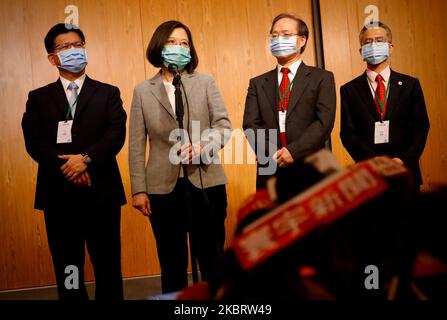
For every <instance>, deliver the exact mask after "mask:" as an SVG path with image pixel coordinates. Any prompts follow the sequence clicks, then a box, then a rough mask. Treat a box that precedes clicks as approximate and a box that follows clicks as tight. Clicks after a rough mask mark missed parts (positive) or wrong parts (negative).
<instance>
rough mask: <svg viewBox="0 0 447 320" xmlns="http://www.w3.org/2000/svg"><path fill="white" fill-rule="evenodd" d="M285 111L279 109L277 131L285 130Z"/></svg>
mask: <svg viewBox="0 0 447 320" xmlns="http://www.w3.org/2000/svg"><path fill="white" fill-rule="evenodd" d="M286 115H287V111H279V132H281V133H282V132H286Z"/></svg>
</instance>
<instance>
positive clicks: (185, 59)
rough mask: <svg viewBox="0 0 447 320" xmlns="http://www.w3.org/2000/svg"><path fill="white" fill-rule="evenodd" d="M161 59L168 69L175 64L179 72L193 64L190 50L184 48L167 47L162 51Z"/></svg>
mask: <svg viewBox="0 0 447 320" xmlns="http://www.w3.org/2000/svg"><path fill="white" fill-rule="evenodd" d="M161 58H162V59H163V64H164V65H165V66H166V67H168V65H169V64H171V63H173V64H175V65H177V68H178V69H179V70H182V69H183V68H184V67H185V66H186V65H187V64H188V63H190V62H191V54H190V52H189V49H187V48H183V47H182V46H165V47H164V48H163V50H161Z"/></svg>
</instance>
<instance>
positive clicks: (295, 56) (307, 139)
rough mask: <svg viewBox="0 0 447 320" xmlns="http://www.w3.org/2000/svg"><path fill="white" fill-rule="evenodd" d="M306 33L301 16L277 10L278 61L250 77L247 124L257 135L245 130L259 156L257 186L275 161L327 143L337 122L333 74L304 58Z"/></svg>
mask: <svg viewBox="0 0 447 320" xmlns="http://www.w3.org/2000/svg"><path fill="white" fill-rule="evenodd" d="M308 38H309V29H308V28H307V25H306V23H305V22H304V21H303V20H301V19H299V18H297V17H295V16H294V15H291V14H288V13H282V14H279V15H278V16H276V17H275V18H274V19H273V22H272V27H271V30H270V50H271V52H272V55H273V56H275V58H276V59H277V61H278V65H277V67H275V69H273V70H271V71H269V72H267V73H264V74H262V75H260V76H258V77H255V78H253V79H251V80H250V84H249V87H248V93H247V98H246V102H245V111H244V120H243V128H244V129H245V130H247V129H251V130H253V131H254V134H255V137H256V138H255V139H251V137H250V135H249V134H247V138H248V140H249V142H250V144H251V146H252V147H253V149H254V150H255V152H256V156H257V160H258V173H257V180H256V186H257V188H258V189H260V188H263V187H265V184H266V181H267V179H268V178H269V177H270V176H271V175H273V174H274V173H275V171H276V165H275V166H274V168H273V166H272V161H275V162H276V163H275V164H277V166H279V167H280V168H282V167H286V166H289V165H291V164H292V163H294V162H296V161H299V160H301V159H303V158H304V157H306V156H308V155H309V154H311V153H314V152H315V151H317V150H319V149H321V148H323V147H324V146H325V142H326V140H328V138H329V136H330V134H331V131H332V128H333V125H334V119H335V106H336V94H335V83H334V75H333V74H332V73H331V72H329V71H325V70H322V69H319V68H315V67H310V66H307V65H305V64H304V62H303V61H302V60H301V54H302V53H303V52H304V50H305V48H306V44H307V40H308ZM269 130H270V132H273V133H274V134H273V135H269ZM272 130H273V131H272ZM246 132H247V131H246ZM264 133H265V138H263V137H264V136H263V134H264ZM258 138H259V139H258ZM267 159H268V161H267ZM272 169H273V170H272Z"/></svg>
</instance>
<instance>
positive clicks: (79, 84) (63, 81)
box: [59, 73, 86, 90]
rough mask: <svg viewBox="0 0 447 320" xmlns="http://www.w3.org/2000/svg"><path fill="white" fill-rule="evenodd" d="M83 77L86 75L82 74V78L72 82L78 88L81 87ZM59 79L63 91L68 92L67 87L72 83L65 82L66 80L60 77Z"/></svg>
mask: <svg viewBox="0 0 447 320" xmlns="http://www.w3.org/2000/svg"><path fill="white" fill-rule="evenodd" d="M85 77H86V74H85V73H84V74H83V75H82V76H80V77H79V78H77V79H76V80H75V81H73V82H74V83H76V84H77V85H78V88H81V87H82V84H83V83H84V80H85ZM59 78H60V79H61V82H62V86H63V87H64V90H68V86H69V85H70V83H71V82H72V81H70V80H67V79H65V78H64V77H62V76H60V77H59Z"/></svg>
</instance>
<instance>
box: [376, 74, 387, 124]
mask: <svg viewBox="0 0 447 320" xmlns="http://www.w3.org/2000/svg"><path fill="white" fill-rule="evenodd" d="M376 82H377V89H376V95H377V99H379V101H377V102H378V104H381V105H382V106H384V109H383V110H380V107H379V110H378V111H379V113H380V115H381V116H383V115H382V112H383V113H384V112H385V106H386V102H385V95H386V89H385V84H384V83H383V77H382V76H381V75H380V74H378V75H377V77H376Z"/></svg>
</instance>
